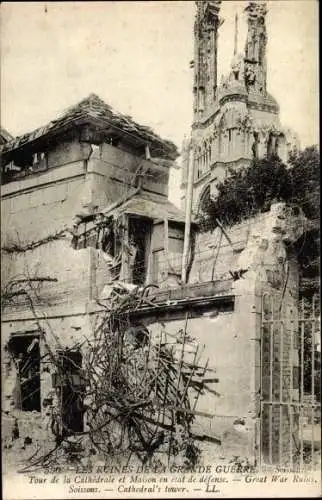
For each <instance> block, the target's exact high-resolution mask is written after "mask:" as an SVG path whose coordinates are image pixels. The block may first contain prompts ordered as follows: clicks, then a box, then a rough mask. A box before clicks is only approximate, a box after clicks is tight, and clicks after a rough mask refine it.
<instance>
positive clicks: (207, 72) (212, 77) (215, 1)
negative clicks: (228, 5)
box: [193, 0, 221, 121]
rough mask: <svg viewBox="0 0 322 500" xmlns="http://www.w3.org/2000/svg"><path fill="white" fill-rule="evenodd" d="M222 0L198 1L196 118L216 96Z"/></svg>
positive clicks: (195, 81)
mask: <svg viewBox="0 0 322 500" xmlns="http://www.w3.org/2000/svg"><path fill="white" fill-rule="evenodd" d="M220 4H221V0H212V1H207V0H199V1H196V5H197V12H196V17H195V28H194V37H195V49H194V64H193V67H194V85H193V90H194V121H198V120H199V118H200V117H201V116H202V115H203V114H204V113H206V112H207V110H208V109H209V108H210V107H211V106H212V104H213V102H214V101H215V98H216V90H217V44H218V28H219V26H220V19H219V11H220Z"/></svg>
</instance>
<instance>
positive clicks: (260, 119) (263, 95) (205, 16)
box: [181, 0, 295, 213]
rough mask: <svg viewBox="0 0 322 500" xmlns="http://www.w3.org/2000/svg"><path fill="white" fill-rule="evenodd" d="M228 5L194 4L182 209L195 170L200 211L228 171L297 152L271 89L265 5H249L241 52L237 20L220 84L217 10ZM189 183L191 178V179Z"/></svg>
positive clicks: (195, 205) (194, 196)
mask: <svg viewBox="0 0 322 500" xmlns="http://www.w3.org/2000/svg"><path fill="white" fill-rule="evenodd" d="M224 5H225V2H220V1H206V0H200V1H197V2H196V16H195V25H194V42H195V46H194V47H195V48H194V61H193V68H194V84H193V103H194V104H193V105H194V113H193V124H192V130H191V137H190V139H189V140H186V141H185V144H184V146H183V151H182V182H181V189H182V208H184V207H185V201H186V198H187V196H186V190H187V184H188V182H187V181H188V173H189V171H190V172H191V169H192V170H193V172H192V173H193V190H192V206H193V211H194V213H198V212H200V210H201V211H202V206H203V201H204V200H206V199H207V198H208V197H209V196H215V195H216V193H217V188H216V186H217V185H218V183H219V182H221V181H222V180H223V179H224V178H225V177H226V176H227V174H228V172H229V169H230V168H236V169H238V168H240V167H243V166H247V165H249V164H250V162H251V161H252V159H253V158H263V157H264V156H266V155H268V156H269V155H270V154H278V155H279V156H280V157H281V158H282V160H284V161H286V160H287V156H288V151H289V150H290V149H291V148H292V147H294V143H295V142H294V133H292V131H290V130H286V129H283V128H282V126H281V124H280V119H279V105H278V103H277V101H276V100H275V99H274V97H273V96H272V95H271V94H270V93H269V92H268V90H267V63H266V47H267V30H266V14H267V8H266V3H265V2H263V1H254V0H251V1H249V2H248V3H247V5H246V8H245V9H244V13H245V14H246V16H245V17H246V22H247V36H246V43H245V49H244V52H243V53H237V35H236V31H237V19H236V22H235V44H234V54H233V57H232V62H231V69H230V71H229V73H228V75H223V76H222V77H221V80H220V84H219V85H218V84H217V51H218V31H219V28H220V26H221V24H222V20H221V19H220V18H219V11H220V8H221V7H224ZM190 178H191V176H190Z"/></svg>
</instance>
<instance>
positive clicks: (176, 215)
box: [103, 191, 185, 222]
mask: <svg viewBox="0 0 322 500" xmlns="http://www.w3.org/2000/svg"><path fill="white" fill-rule="evenodd" d="M105 212H108V213H109V215H120V214H122V213H125V214H132V215H139V216H142V217H148V218H149V219H153V220H160V219H161V220H163V219H168V220H173V221H176V222H185V214H184V212H183V211H182V210H180V209H179V208H178V207H176V205H174V204H173V203H171V201H169V200H168V199H167V198H166V197H165V196H162V195H158V194H154V193H148V192H147V191H141V192H140V193H138V194H135V195H134V196H133V197H131V198H130V199H129V200H127V201H125V202H124V203H122V204H121V205H120V206H118V207H116V208H115V209H112V210H111V211H110V210H109V208H108V207H107V208H106V209H105V210H103V213H105Z"/></svg>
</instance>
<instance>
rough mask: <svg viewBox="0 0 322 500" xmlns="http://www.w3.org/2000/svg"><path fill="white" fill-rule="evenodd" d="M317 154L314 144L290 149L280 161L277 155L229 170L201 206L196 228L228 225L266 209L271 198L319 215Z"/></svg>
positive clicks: (309, 215) (313, 216) (273, 200)
mask: <svg viewBox="0 0 322 500" xmlns="http://www.w3.org/2000/svg"><path fill="white" fill-rule="evenodd" d="M319 185H320V153H319V151H318V149H317V147H316V146H310V147H307V148H305V149H304V150H303V151H299V152H297V151H294V152H292V153H291V154H290V156H289V161H288V164H287V165H286V164H284V163H283V162H282V160H281V159H280V158H279V157H278V156H271V157H266V158H263V159H257V158H256V159H254V160H253V161H252V163H251V164H250V165H249V167H246V168H241V169H239V170H234V169H230V170H229V175H228V176H227V177H226V178H225V179H224V181H223V182H220V183H219V184H218V185H217V189H218V194H217V196H216V197H215V198H213V199H212V198H210V197H209V198H208V199H206V200H205V202H204V203H203V206H202V212H203V213H202V215H201V216H200V221H199V222H200V228H201V230H202V231H210V230H212V229H214V228H215V227H216V226H217V221H218V220H219V221H220V222H221V223H222V224H224V225H227V226H230V225H233V224H236V223H238V222H241V221H242V220H243V219H247V218H249V217H252V216H254V215H256V214H257V213H260V212H265V211H267V210H269V209H270V206H271V204H272V203H273V202H275V201H281V202H286V203H288V204H292V205H295V206H297V207H299V208H301V209H302V210H303V212H304V214H305V215H306V216H307V217H308V218H310V219H316V218H318V217H319V204H320V188H319Z"/></svg>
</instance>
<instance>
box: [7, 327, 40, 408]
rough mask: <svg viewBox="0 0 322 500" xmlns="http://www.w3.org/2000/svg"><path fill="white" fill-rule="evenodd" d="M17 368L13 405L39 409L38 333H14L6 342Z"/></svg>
mask: <svg viewBox="0 0 322 500" xmlns="http://www.w3.org/2000/svg"><path fill="white" fill-rule="evenodd" d="M8 349H9V352H10V354H11V356H12V358H13V361H14V363H15V366H16V370H17V380H16V386H15V391H14V400H15V406H16V408H17V409H20V410H23V411H40V349H39V336H38V335H32V336H31V335H28V336H26V335H15V336H13V337H11V339H10V340H9V344H8Z"/></svg>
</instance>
